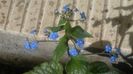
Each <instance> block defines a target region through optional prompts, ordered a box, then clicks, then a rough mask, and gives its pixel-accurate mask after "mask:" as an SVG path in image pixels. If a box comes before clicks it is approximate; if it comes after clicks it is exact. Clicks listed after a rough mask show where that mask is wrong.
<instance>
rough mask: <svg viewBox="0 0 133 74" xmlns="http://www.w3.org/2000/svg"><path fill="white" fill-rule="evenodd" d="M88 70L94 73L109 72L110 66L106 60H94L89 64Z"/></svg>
mask: <svg viewBox="0 0 133 74" xmlns="http://www.w3.org/2000/svg"><path fill="white" fill-rule="evenodd" d="M88 69H89V70H88V71H89V72H91V73H94V74H97V73H98V74H99V73H106V72H109V71H110V70H109V67H108V66H107V65H106V64H105V63H104V62H93V63H91V64H90V65H89V67H88Z"/></svg>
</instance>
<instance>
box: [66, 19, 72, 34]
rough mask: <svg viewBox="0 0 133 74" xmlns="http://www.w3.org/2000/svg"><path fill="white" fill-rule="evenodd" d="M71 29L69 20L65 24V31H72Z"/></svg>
mask: <svg viewBox="0 0 133 74" xmlns="http://www.w3.org/2000/svg"><path fill="white" fill-rule="evenodd" d="M71 29H72V27H71V24H70V22H69V21H67V22H66V25H65V32H66V33H71Z"/></svg>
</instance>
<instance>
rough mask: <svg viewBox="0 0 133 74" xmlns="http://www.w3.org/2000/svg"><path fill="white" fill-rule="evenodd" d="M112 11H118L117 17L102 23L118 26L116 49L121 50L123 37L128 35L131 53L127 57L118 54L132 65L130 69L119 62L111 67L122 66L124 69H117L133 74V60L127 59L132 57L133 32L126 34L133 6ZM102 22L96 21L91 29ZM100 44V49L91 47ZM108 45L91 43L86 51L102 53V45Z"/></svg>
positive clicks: (107, 42)
mask: <svg viewBox="0 0 133 74" xmlns="http://www.w3.org/2000/svg"><path fill="white" fill-rule="evenodd" d="M114 9H115V10H119V11H120V13H119V16H118V17H115V18H106V19H104V21H106V23H109V22H112V26H113V27H115V26H118V27H117V33H118V34H119V35H120V36H121V39H120V42H119V45H118V46H117V47H118V48H121V46H122V43H123V40H124V38H125V36H126V35H129V40H128V42H129V44H130V47H131V49H132V53H131V54H129V55H127V56H124V55H123V54H120V56H122V58H123V59H124V60H126V61H127V62H128V63H130V64H131V65H132V68H131V67H130V66H129V65H128V64H126V63H122V62H119V63H118V64H117V65H116V64H113V66H114V67H117V68H118V67H121V66H124V67H125V68H124V69H123V68H122V67H121V68H119V69H121V70H122V71H125V72H128V73H129V72H130V73H131V72H132V73H133V58H129V57H133V32H128V30H129V29H130V28H131V27H132V26H133V19H132V18H133V5H130V6H126V7H122V6H121V7H117V8H114ZM122 10H124V11H129V10H130V11H131V13H130V14H128V15H122V12H121V11H122ZM102 22H103V20H96V21H95V23H94V24H92V25H93V27H97V26H99V25H101V24H103V23H102ZM101 42H102V48H101V49H98V48H94V47H93V46H94V45H99V44H100V43H101ZM109 43H110V42H109V41H102V40H101V41H98V42H95V43H93V44H92V45H90V46H89V47H88V48H86V50H87V51H89V52H93V53H97V52H103V47H104V45H105V44H109ZM100 45H101V44H100ZM92 49H93V51H92ZM130 73H129V74H130Z"/></svg>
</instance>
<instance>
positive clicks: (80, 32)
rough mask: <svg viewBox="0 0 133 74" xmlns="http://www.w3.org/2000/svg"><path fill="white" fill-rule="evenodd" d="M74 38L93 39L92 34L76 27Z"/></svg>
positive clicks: (73, 30)
mask: <svg viewBox="0 0 133 74" xmlns="http://www.w3.org/2000/svg"><path fill="white" fill-rule="evenodd" d="M71 34H72V36H74V37H76V38H85V37H92V35H91V34H90V33H88V32H87V31H85V30H83V29H82V28H81V27H80V26H75V27H73V28H72V33H71Z"/></svg>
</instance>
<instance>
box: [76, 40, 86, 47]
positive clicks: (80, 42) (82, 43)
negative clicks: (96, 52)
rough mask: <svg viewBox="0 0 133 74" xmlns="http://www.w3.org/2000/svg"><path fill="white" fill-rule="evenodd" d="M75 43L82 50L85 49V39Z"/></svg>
mask: <svg viewBox="0 0 133 74" xmlns="http://www.w3.org/2000/svg"><path fill="white" fill-rule="evenodd" d="M75 43H76V45H77V46H79V47H80V48H83V47H84V40H83V39H77V40H76V42H75Z"/></svg>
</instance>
